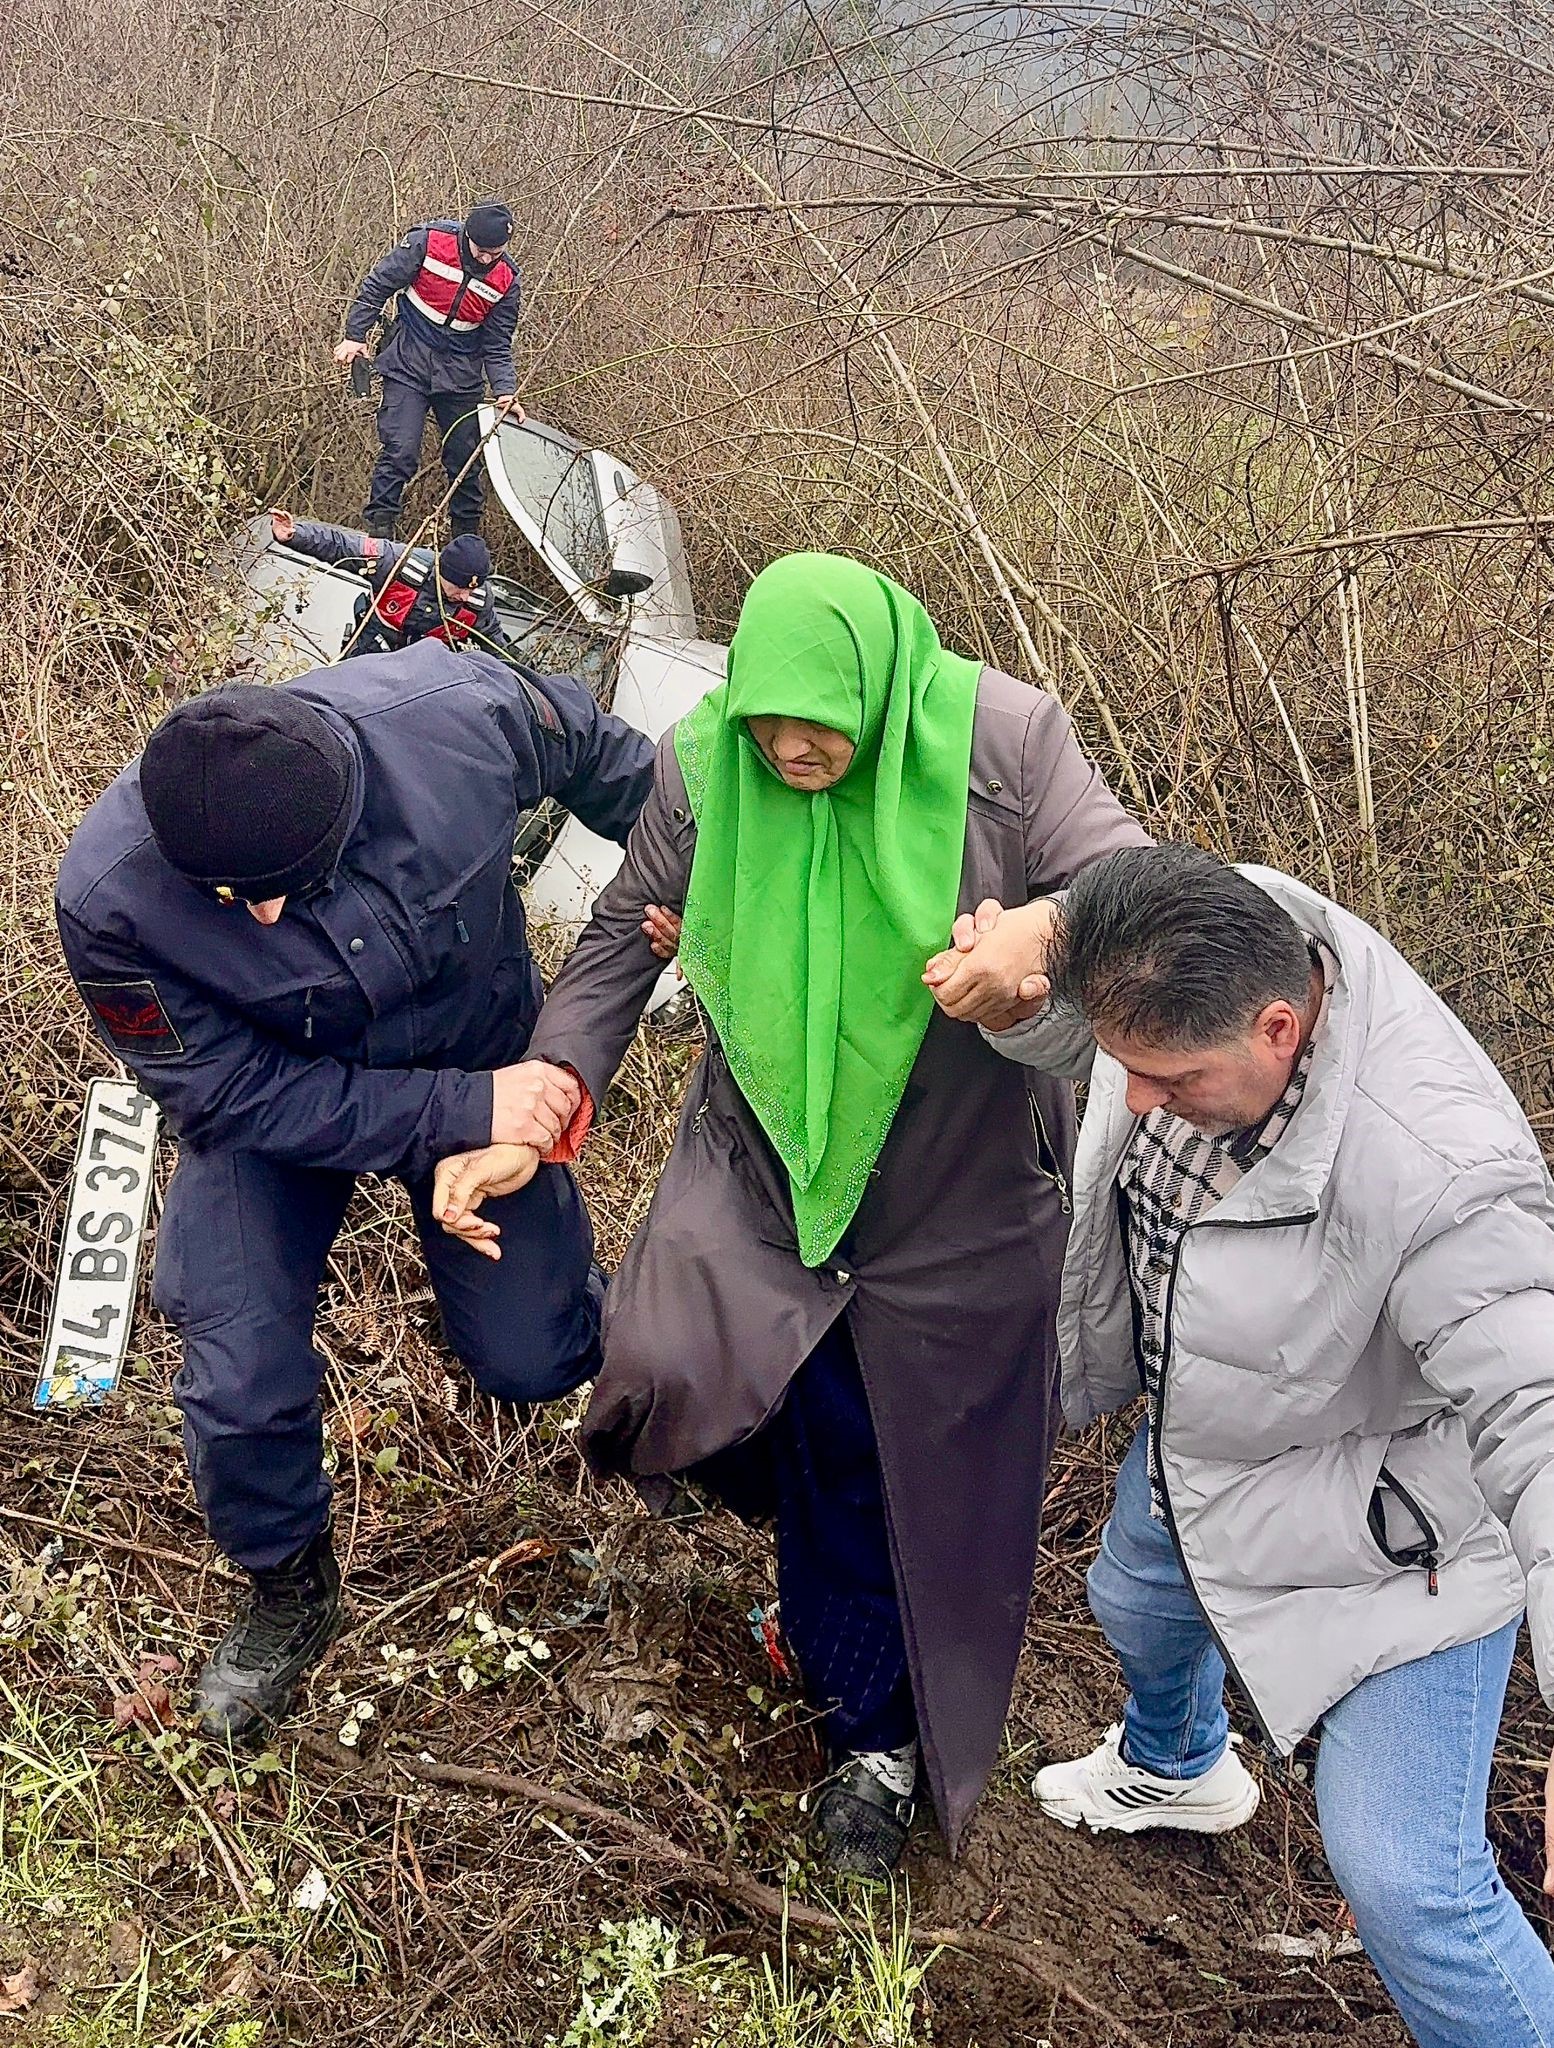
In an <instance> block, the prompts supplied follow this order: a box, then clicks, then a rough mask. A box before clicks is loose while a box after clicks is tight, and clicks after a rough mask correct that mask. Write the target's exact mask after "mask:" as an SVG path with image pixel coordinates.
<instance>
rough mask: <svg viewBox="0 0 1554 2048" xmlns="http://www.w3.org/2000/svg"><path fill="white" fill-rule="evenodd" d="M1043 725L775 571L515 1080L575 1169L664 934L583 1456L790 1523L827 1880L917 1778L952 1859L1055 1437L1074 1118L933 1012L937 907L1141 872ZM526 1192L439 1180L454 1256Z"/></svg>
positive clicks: (990, 1735)
mask: <svg viewBox="0 0 1554 2048" xmlns="http://www.w3.org/2000/svg"><path fill="white" fill-rule="evenodd" d="M1143 837H1144V835H1143V834H1142V833H1141V832H1140V831H1139V830H1138V828H1137V826H1135V825H1134V824H1133V823H1132V822H1131V821H1130V820H1129V818H1128V817H1127V816H1126V814H1125V813H1124V812H1123V811H1122V809H1121V808H1120V807H1119V805H1118V804H1117V802H1116V800H1115V799H1114V798H1113V796H1112V795H1111V793H1110V791H1109V790H1108V789H1107V787H1106V785H1105V783H1104V782H1103V781H1102V779H1101V777H1100V775H1099V774H1098V773H1097V772H1096V770H1095V769H1094V768H1093V767H1092V766H1091V765H1090V763H1089V762H1088V761H1087V760H1086V759H1085V757H1084V756H1083V754H1082V753H1081V752H1080V749H1079V747H1078V745H1077V744H1076V742H1075V739H1074V736H1073V732H1072V728H1071V726H1070V724H1069V721H1068V719H1067V717H1066V716H1065V714H1064V712H1063V710H1062V708H1061V706H1060V705H1059V704H1058V703H1057V702H1056V700H1055V699H1053V698H1052V697H1049V696H1045V695H1043V694H1042V693H1041V692H1039V691H1037V690H1034V689H1032V688H1030V687H1028V686H1027V685H1025V684H1023V683H1019V682H1015V681H1013V680H1011V679H1010V678H1009V677H1007V676H1004V675H1000V674H998V673H997V672H995V671H993V670H989V669H986V668H983V667H981V666H980V665H979V664H978V663H976V662H974V661H968V660H965V659H962V658H961V657H959V656H957V655H955V654H952V653H949V652H947V651H946V650H945V649H944V648H943V647H941V645H940V643H939V636H938V634H937V632H936V631H935V628H934V625H933V622H932V621H931V619H930V618H929V616H928V614H927V613H926V611H924V609H923V607H922V606H921V605H920V604H919V603H918V602H917V600H916V599H915V598H913V597H912V596H911V595H910V594H909V593H908V592H907V591H905V590H903V589H901V588H900V587H899V586H898V585H897V584H895V583H892V582H891V581H889V580H888V579H887V578H886V577H884V576H881V575H879V574H877V573H876V572H875V571H873V570H871V569H868V568H866V567H864V566H863V565H862V564H861V563H858V562H853V561H847V560H844V559H842V558H840V557H837V556H831V555H793V556H789V557H787V558H785V559H783V560H781V561H778V562H775V563H773V564H772V565H771V567H770V568H768V569H766V570H765V571H763V572H762V574H761V575H760V576H758V577H757V578H756V580H755V582H754V584H753V585H752V586H751V589H750V592H749V595H748V597H747V598H746V600H745V604H744V607H743V609H742V611H741V613H740V619H739V626H738V630H737V632H736V633H735V635H734V639H733V644H732V646H731V648H730V651H729V665H728V677H727V681H726V682H725V683H724V684H723V685H722V686H721V687H719V688H717V689H714V690H713V691H711V692H710V694H709V695H708V696H707V697H706V698H705V699H704V700H703V701H702V702H701V704H699V705H698V706H697V708H696V709H695V710H694V711H693V712H691V713H690V715H689V716H688V717H686V718H685V719H683V720H682V721H681V722H680V724H679V726H678V727H677V728H676V729H675V730H674V732H673V733H672V734H670V735H669V736H668V737H667V738H666V739H665V741H664V742H663V743H662V744H661V745H660V748H659V753H658V762H657V773H656V777H655V783H654V789H653V794H652V796H651V797H650V798H649V801H648V804H647V807H646V808H645V810H644V812H643V814H642V817H641V820H640V821H639V823H638V825H637V827H636V829H635V831H634V833H633V835H632V838H631V841H630V843H629V845H628V848H627V852H626V860H625V864H624V866H623V867H622V868H621V870H620V872H619V874H618V875H617V876H616V878H615V880H614V881H613V882H612V883H611V884H610V885H609V887H608V888H607V889H606V890H605V891H604V893H603V894H602V895H601V897H600V898H599V901H598V904H597V906H596V907H595V910H594V914H593V919H592V921H591V923H590V924H589V926H588V927H587V929H586V930H585V931H584V933H583V936H582V938H581V939H580V941H579V943H578V946H577V949H576V951H575V952H574V953H573V955H572V957H571V958H570V960H569V961H568V962H567V965H566V967H565V969H564V970H563V972H562V974H561V976H560V977H559V979H558V981H557V983H556V985H555V987H554V989H553V990H552V991H551V994H550V996H549V998H548V999H547V1001H546V1004H545V1007H544V1010H543V1012H542V1014H541V1016H540V1020H539V1024H538V1027H537V1028H536V1031H535V1034H534V1037H533V1040H532V1041H531V1044H530V1047H529V1054H528V1056H529V1057H530V1058H534V1059H541V1060H545V1061H548V1062H550V1063H551V1064H553V1065H555V1066H557V1067H561V1068H565V1069H568V1070H570V1072H571V1074H572V1075H574V1076H575V1077H576V1079H577V1080H578V1081H579V1082H580V1083H581V1086H582V1091H583V1098H584V1099H583V1107H582V1109H581V1110H580V1112H579V1115H578V1118H577V1119H576V1120H575V1121H574V1126H573V1129H572V1130H571V1131H570V1132H569V1133H568V1134H567V1137H566V1138H565V1139H563V1142H562V1146H561V1148H559V1149H558V1151H557V1153H556V1154H555V1155H553V1156H554V1157H557V1158H561V1157H572V1156H575V1148H576V1145H577V1144H578V1143H579V1142H581V1139H582V1138H583V1137H584V1136H585V1135H586V1131H587V1128H588V1125H589V1122H590V1121H591V1118H592V1114H593V1108H594V1105H596V1104H599V1103H601V1102H602V1101H603V1099H604V1095H605V1090H606V1089H607V1088H608V1086H609V1083H610V1080H611V1078H612V1076H613V1075H614V1073H615V1070H616V1068H617V1066H618V1065H619V1063H620V1061H621V1059H622V1057H623V1056H624V1054H625V1051H626V1048H627V1046H628V1045H629V1043H630V1041H631V1037H632V1034H633V1033H634V1031H635V1030H636V1027H637V1023H638V1021H639V1019H640V1017H641V1014H642V1011H643V1009H644V1007H645V1005H646V1002H647V999H648V997H649V995H650V993H651V991H652V987H653V984H654V981H655V979H656V977H657V974H658V972H659V961H658V958H657V957H656V955H655V952H654V943H655V939H657V940H658V941H659V942H660V943H661V942H662V940H663V937H664V935H665V932H666V931H670V930H672V928H673V923H674V918H675V916H676V915H680V916H681V917H682V918H683V929H682V931H681V935H680V960H681V965H682V967H683V969H684V972H685V975H686V978H687V979H688V981H689V983H690V985H691V987H692V989H693V990H694V991H695V994H696V996H697V998H698V999H699V1001H700V1003H701V1006H702V1009H703V1010H704V1012H705V1014H706V1017H707V1020H708V1027H709V1029H708V1042H707V1049H706V1052H705V1054H704V1056H703V1058H702V1060H701V1062H700V1064H699V1065H698V1067H697V1069H696V1071H695V1074H694V1075H693V1077H692V1080H691V1083H690V1087H689V1089H688V1092H687V1096H686V1100H685V1103H684V1106H683V1109H682V1111H681V1116H680V1123H679V1128H678V1132H677V1135H676V1138H675V1142H674V1147H673V1150H672V1152H671V1154H670V1158H669V1161H668V1163H667V1165H666V1167H665V1170H664V1173H663V1176H662V1178H661V1179H660V1181H659V1184H658V1187H657V1190H656V1192H655V1194H654V1197H653V1201H652V1205H651V1207H650V1209H649V1211H648V1214H647V1217H646V1219H645V1221H644V1222H643V1224H642V1227H641V1229H640V1230H639V1231H638V1233H637V1235H636V1237H635V1239H634V1240H633V1242H632V1244H631V1246H630V1248H629V1250H628V1251H627V1253H626V1257H625V1259H624V1261H623V1263H622V1265H621V1268H620V1271H619V1273H618V1274H617V1275H616V1276H615V1279H614V1281H613V1282H612V1284H611V1287H610V1290H609V1293H608V1296H607V1298H606V1305H605V1325H604V1368H603V1371H602V1372H601V1374H600V1377H599V1380H598V1382H597V1384H596V1386H595V1388H594V1393H593V1399H592V1402H591V1404H590V1406H589V1410H588V1415H587V1419H586V1421H585V1424H584V1441H585V1445H586V1448H587V1453H588V1456H589V1459H590V1462H591V1463H592V1464H593V1466H594V1467H595V1469H596V1470H599V1471H602V1472H622V1473H629V1474H631V1475H633V1476H634V1477H635V1478H636V1480H637V1483H638V1485H639V1486H640V1487H642V1489H643V1491H644V1493H645V1494H646V1495H647V1496H648V1497H649V1498H650V1499H651V1498H652V1497H653V1493H654V1490H655V1488H656V1489H657V1490H658V1491H659V1493H660V1494H661V1495H662V1496H663V1497H666V1498H667V1497H668V1496H669V1495H670V1494H671V1492H673V1491H674V1490H675V1489H674V1485H673V1478H674V1476H676V1475H686V1474H689V1475H690V1476H691V1477H692V1478H693V1479H696V1480H698V1481H701V1482H703V1483H705V1484H706V1485H707V1486H709V1487H710V1488H711V1489H712V1490H713V1491H714V1492H715V1493H716V1494H717V1495H718V1496H720V1497H721V1498H722V1499H723V1500H725V1501H726V1502H727V1503H728V1504H729V1505H730V1506H732V1507H734V1508H735V1509H736V1511H738V1512H741V1513H744V1514H746V1515H749V1516H751V1517H752V1518H759V1517H763V1516H770V1517H771V1518H773V1519H774V1521H775V1525H776V1539H777V1583H778V1592H779V1596H780V1609H781V1617H782V1627H783V1633H784V1636H785V1638H786V1641H787V1644H788V1647H789V1649H790V1650H791V1652H792V1654H793V1657H794V1660H795V1661H796V1663H797V1665H798V1669H799V1674H800V1677H801V1679H802V1682H803V1685H804V1689H805V1692H806V1694H807V1696H808V1698H809V1700H810V1702H811V1703H812V1704H813V1706H814V1707H815V1708H816V1709H817V1711H818V1712H819V1714H820V1715H821V1716H822V1718H823V1723H824V1729H825V1734H826V1738H827V1742H828V1746H829V1750H830V1758H829V1763H830V1769H829V1774H828V1777H827V1780H826V1783H825V1785H824V1787H823V1788H822V1791H821V1794H820V1797H819V1798H818V1800H817V1802H816V1805H815V1819H816V1826H817V1829H818V1832H819V1835H820V1839H821V1844H822V1848H823V1851H824V1853H825V1855H826V1857H827V1859H828V1861H829V1862H830V1863H831V1865H832V1866H833V1867H835V1868H838V1869H843V1870H854V1871H863V1872H867V1873H871V1874H878V1873H880V1872H882V1871H886V1870H888V1869H890V1868H892V1867H893V1866H894V1863H895V1861H896V1858H897V1856H898V1855H899V1853H900V1850H901V1847H902V1844H903V1842H904V1840H905V1837H906V1832H907V1829H908V1827H909V1825H910V1823H911V1819H912V1813H913V1805H914V1797H915V1789H916V1783H917V1778H918V1771H919V1759H921V1765H922V1768H923V1770H924V1772H925V1774H926V1778H927V1782H928V1786H929V1788H930V1790H931V1793H932V1796H933V1800H934V1803H935V1806H936V1808H937V1811H938V1814H939V1817H940V1820H941V1823H942V1825H943V1827H944V1830H945V1834H946V1837H947V1839H948V1840H949V1842H950V1844H951V1847H952V1848H953V1847H954V1846H955V1845H956V1843H957V1841H958V1838H959V1836H960V1833H961V1830H962V1828H963V1826H964V1824H965V1821H966V1819H967V1816H968V1815H969V1813H970V1810H971V1808H972V1806H973V1805H974V1804H975V1801H976V1798H977V1795H978V1793H979V1792H980V1790H981V1788H982V1785H983V1782H984V1780H985V1778H986V1775H987V1772H988V1769H989V1767H990V1766H991V1763H992V1761H993V1758H994V1756H995V1754H996V1752H997V1745H998V1739H999V1734H1000V1730H1001V1728H1002V1724H1003V1719H1004V1715H1005V1713H1006V1711H1007V1707H1008V1700H1009V1690H1010V1686H1011V1683H1012V1680H1013V1676H1014V1669H1015V1663H1016V1660H1017V1657H1018V1655H1019V1649H1020V1642H1021V1637H1022V1632H1023V1625H1024V1618H1025V1611H1026V1605H1027V1602H1028V1599H1029V1593H1030V1584H1031V1576H1032V1571H1033V1568H1034V1563H1035V1555H1036V1538H1037V1527H1038V1518H1039V1513H1040V1504H1041V1496H1042V1489H1043V1484H1044V1480H1045V1475H1046V1467H1047V1456H1048V1450H1049V1445H1050V1441H1051V1434H1052V1427H1053V1413H1054V1406H1053V1395H1054V1382H1055V1369H1056V1354H1055V1344H1054V1337H1053V1315H1054V1309H1055V1305H1056V1299H1057V1291H1058V1277H1059V1269H1060V1264H1061V1260H1062V1253H1063V1245H1064V1239H1065V1234H1066V1228H1067V1217H1068V1211H1069V1197H1068V1176H1069V1170H1070V1162H1071V1157H1072V1146H1073V1101H1072V1091H1071V1089H1069V1088H1068V1087H1067V1086H1066V1085H1065V1084H1063V1083H1061V1082H1055V1081H1050V1080H1048V1079H1046V1078H1044V1077H1043V1076H1041V1075H1039V1074H1037V1073H1035V1072H1034V1071H1033V1070H1031V1069H1029V1068H1023V1067H1019V1066H1016V1065H1014V1064H1012V1063H1011V1062H1009V1061H1007V1060H1003V1059H1001V1058H999V1057H998V1055H997V1054H996V1053H995V1052H994V1051H993V1050H992V1048H991V1047H990V1046H989V1045H988V1044H987V1043H986V1042H985V1041H984V1039H983V1038H982V1036H981V1034H980V1033H979V1032H978V1030H977V1029H976V1028H975V1027H974V1025H972V1024H970V1023H965V1022H957V1021H955V1019H954V1018H953V1017H952V1016H950V1015H946V1014H945V1013H944V1011H943V1010H941V1009H938V1008H936V1007H935V1002H934V999H933V995H932V993H931V992H930V989H929V987H927V986H925V974H924V970H925V963H926V962H927V960H928V958H929V956H930V955H932V954H934V953H935V952H936V950H937V949H938V948H940V947H942V946H943V945H944V944H945V941H946V936H947V934H948V932H949V930H950V927H951V924H952V922H953V921H954V920H955V918H956V916H957V914H958V913H965V912H969V911H971V910H973V909H974V907H975V906H977V905H978V904H980V903H982V902H984V901H985V900H986V899H990V898H996V899H997V900H998V902H1000V903H1002V904H1004V905H1007V906H1016V905H1023V904H1027V903H1032V902H1036V901H1038V900H1039V899H1041V898H1042V897H1043V896H1044V895H1045V894H1046V893H1047V892H1050V891H1052V890H1056V889H1061V888H1062V887H1063V886H1064V885H1065V884H1066V883H1067V882H1068V881H1069V880H1070V879H1071V878H1072V877H1073V875H1074V874H1075V873H1076V871H1077V870H1078V869H1079V868H1080V867H1082V866H1083V865H1084V864H1085V863H1087V862H1088V861H1091V860H1093V859H1096V858H1098V857H1099V856H1100V855H1102V854H1105V853H1110V852H1112V851H1114V850H1115V849H1116V848H1118V847H1123V846H1129V845H1134V844H1138V843H1141V842H1142V840H1143ZM533 1170H534V1155H533V1154H523V1153H521V1152H518V1151H517V1150H516V1149H515V1148H510V1147H493V1148H491V1149H490V1150H489V1151H487V1152H482V1153H476V1154H471V1155H467V1156H466V1157H464V1158H462V1159H458V1160H454V1161H451V1162H448V1163H447V1165H446V1167H445V1170H444V1172H443V1173H442V1175H441V1177H440V1183H439V1187H440V1200H441V1204H442V1213H443V1216H444V1220H445V1223H446V1225H447V1227H449V1228H451V1229H453V1230H455V1231H457V1232H459V1233H460V1234H463V1235H465V1236H467V1237H468V1238H469V1239H470V1241H471V1242H472V1244H474V1245H475V1246H476V1248H477V1249H484V1250H486V1251H487V1252H488V1253H489V1252H491V1251H499V1249H500V1247H499V1246H497V1245H495V1244H493V1243H492V1227H491V1226H490V1225H489V1224H487V1223H485V1222H484V1220H483V1219H482V1218H481V1217H480V1215H479V1213H478V1210H479V1204H480V1201H481V1199H482V1198H483V1195H484V1194H486V1193H496V1192H500V1191H502V1190H503V1189H505V1188H506V1187H508V1186H510V1185H514V1184H516V1182H517V1181H518V1180H519V1179H521V1178H526V1177H527V1175H528V1174H529V1173H530V1172H532V1171H533Z"/></svg>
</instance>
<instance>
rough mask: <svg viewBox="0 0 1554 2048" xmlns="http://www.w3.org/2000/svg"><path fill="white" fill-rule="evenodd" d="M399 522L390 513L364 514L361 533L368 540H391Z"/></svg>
mask: <svg viewBox="0 0 1554 2048" xmlns="http://www.w3.org/2000/svg"><path fill="white" fill-rule="evenodd" d="M398 525H399V521H398V520H397V519H396V518H395V517H394V515H393V513H392V512H364V513H363V514H362V531H363V532H364V533H365V534H366V536H367V538H368V539H369V540H392V539H393V538H394V532H395V529H396V527H397V526H398Z"/></svg>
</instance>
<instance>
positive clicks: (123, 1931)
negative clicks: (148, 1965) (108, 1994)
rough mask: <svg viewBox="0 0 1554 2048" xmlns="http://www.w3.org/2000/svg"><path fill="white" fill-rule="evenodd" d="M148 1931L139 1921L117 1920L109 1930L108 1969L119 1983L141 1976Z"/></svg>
mask: <svg viewBox="0 0 1554 2048" xmlns="http://www.w3.org/2000/svg"><path fill="white" fill-rule="evenodd" d="M145 1945H146V1930H145V1928H144V1927H143V1926H142V1924H141V1923H140V1921H138V1920H115V1921H114V1923H113V1925H112V1926H111V1927H110V1928H109V1929H108V1939H107V1944H106V1946H107V1950H108V1967H109V1969H110V1970H111V1971H112V1972H113V1974H114V1976H115V1978H117V1980H118V1981H119V1983H121V1984H122V1983H123V1982H124V1981H125V1980H126V1978H129V1977H135V1976H138V1975H139V1974H140V1959H141V1956H142V1955H143V1954H144V1952H145Z"/></svg>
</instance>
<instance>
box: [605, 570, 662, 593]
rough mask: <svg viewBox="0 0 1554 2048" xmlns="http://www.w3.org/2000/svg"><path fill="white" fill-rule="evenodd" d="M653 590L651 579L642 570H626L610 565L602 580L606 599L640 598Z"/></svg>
mask: <svg viewBox="0 0 1554 2048" xmlns="http://www.w3.org/2000/svg"><path fill="white" fill-rule="evenodd" d="M652 588H653V579H652V577H651V576H649V575H648V574H647V572H646V571H645V570H643V569H627V568H623V567H621V566H620V565H618V564H614V563H612V564H611V566H610V571H609V574H608V575H607V576H606V577H605V579H604V594H605V596H606V597H616V598H621V597H640V596H641V595H642V593H643V592H644V591H645V590H651V589H652Z"/></svg>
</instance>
